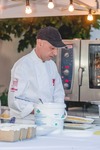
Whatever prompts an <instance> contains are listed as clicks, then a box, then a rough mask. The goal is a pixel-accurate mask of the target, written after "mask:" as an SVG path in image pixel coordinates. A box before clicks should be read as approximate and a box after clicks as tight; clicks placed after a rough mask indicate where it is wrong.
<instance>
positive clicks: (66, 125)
mask: <svg viewBox="0 0 100 150" xmlns="http://www.w3.org/2000/svg"><path fill="white" fill-rule="evenodd" d="M92 127H93V125H91V124H79V123H78V124H77V123H64V129H79V130H85V129H89V128H92Z"/></svg>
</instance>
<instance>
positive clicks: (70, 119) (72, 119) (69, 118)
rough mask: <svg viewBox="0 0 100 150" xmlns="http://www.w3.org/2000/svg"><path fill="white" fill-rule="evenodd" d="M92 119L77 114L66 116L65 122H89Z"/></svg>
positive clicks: (91, 121)
mask: <svg viewBox="0 0 100 150" xmlns="http://www.w3.org/2000/svg"><path fill="white" fill-rule="evenodd" d="M93 121H94V119H90V118H85V117H77V116H67V117H66V118H65V122H73V123H84V124H91V123H93Z"/></svg>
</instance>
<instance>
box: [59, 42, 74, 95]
mask: <svg viewBox="0 0 100 150" xmlns="http://www.w3.org/2000/svg"><path fill="white" fill-rule="evenodd" d="M61 78H62V83H63V86H64V89H65V91H66V90H67V93H70V92H71V90H72V82H73V45H72V44H68V45H67V47H66V48H62V50H61ZM68 91H69V92H68Z"/></svg>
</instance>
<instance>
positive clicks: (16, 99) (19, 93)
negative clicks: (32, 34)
mask: <svg viewBox="0 0 100 150" xmlns="http://www.w3.org/2000/svg"><path fill="white" fill-rule="evenodd" d="M65 46H66V45H65V44H64V43H63V42H62V38H61V35H60V33H59V31H58V30H57V29H56V28H54V27H51V26H48V27H44V28H42V29H40V30H39V32H38V33H37V37H36V46H35V48H34V49H33V50H32V51H31V52H30V53H29V54H27V55H25V56H23V57H22V58H20V59H19V60H18V61H17V62H16V63H15V64H14V66H13V68H12V70H11V81H10V85H9V92H8V104H9V108H10V115H11V117H16V119H17V120H18V121H19V122H24V123H25V121H26V122H27V121H28V122H30V123H31V122H33V121H34V117H33V113H34V104H35V103H39V102H41V101H42V102H57V103H64V96H65V94H64V89H63V85H62V81H61V78H60V75H59V73H58V70H57V67H56V64H55V62H54V61H53V60H52V58H53V57H55V56H56V55H57V51H58V48H61V47H65Z"/></svg>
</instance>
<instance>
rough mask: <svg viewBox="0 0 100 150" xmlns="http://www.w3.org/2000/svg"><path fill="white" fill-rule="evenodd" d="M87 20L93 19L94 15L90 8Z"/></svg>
mask: <svg viewBox="0 0 100 150" xmlns="http://www.w3.org/2000/svg"><path fill="white" fill-rule="evenodd" d="M87 20H89V21H92V20H93V15H92V12H91V9H89V14H88V16H87Z"/></svg>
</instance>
